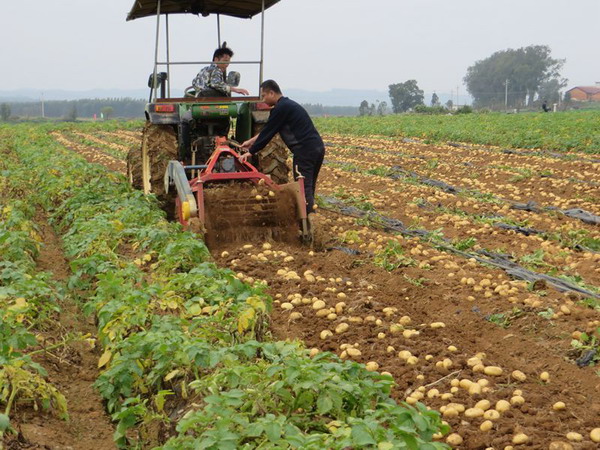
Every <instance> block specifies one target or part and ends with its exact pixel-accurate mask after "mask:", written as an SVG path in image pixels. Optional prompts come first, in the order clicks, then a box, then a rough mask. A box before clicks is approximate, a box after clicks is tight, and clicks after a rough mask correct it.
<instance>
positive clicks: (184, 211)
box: [181, 202, 190, 220]
mask: <svg viewBox="0 0 600 450" xmlns="http://www.w3.org/2000/svg"><path fill="white" fill-rule="evenodd" d="M181 215H182V216H183V220H190V202H183V203H182V204H181Z"/></svg>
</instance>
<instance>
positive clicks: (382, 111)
mask: <svg viewBox="0 0 600 450" xmlns="http://www.w3.org/2000/svg"><path fill="white" fill-rule="evenodd" d="M387 107H388V104H387V102H381V103H380V104H379V105H377V114H379V115H380V116H385V115H386V114H387Z"/></svg>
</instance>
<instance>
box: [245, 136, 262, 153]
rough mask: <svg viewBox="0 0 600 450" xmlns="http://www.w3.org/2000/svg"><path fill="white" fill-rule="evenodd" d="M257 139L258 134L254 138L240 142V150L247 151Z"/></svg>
mask: <svg viewBox="0 0 600 450" xmlns="http://www.w3.org/2000/svg"><path fill="white" fill-rule="evenodd" d="M257 138H258V134H257V135H256V136H254V137H251V138H250V139H248V140H247V141H244V142H242V148H243V149H245V150H249V149H250V147H252V146H253V145H254V143H255V142H256V139H257Z"/></svg>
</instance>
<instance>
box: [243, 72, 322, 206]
mask: <svg viewBox="0 0 600 450" xmlns="http://www.w3.org/2000/svg"><path fill="white" fill-rule="evenodd" d="M260 95H261V98H262V100H263V101H264V102H265V103H266V104H267V105H269V106H273V107H274V108H273V109H272V110H271V114H270V116H269V120H268V121H267V123H266V125H265V127H264V128H263V129H262V130H261V132H260V133H259V134H257V135H256V136H254V137H253V138H251V139H248V140H247V141H246V142H244V143H243V144H242V148H245V149H247V150H248V153H246V154H244V155H242V156H240V160H241V161H246V160H247V159H248V158H249V157H250V156H251V155H255V154H257V153H258V152H259V151H261V150H262V149H263V148H265V146H266V145H267V144H268V143H269V141H270V140H271V139H273V137H274V136H275V135H276V134H277V133H279V134H280V135H281V138H282V139H283V142H285V145H287V147H288V148H289V149H290V151H291V152H292V154H293V155H294V158H293V161H294V162H293V168H292V170H293V173H294V179H297V177H298V175H299V174H298V173H297V171H296V168H297V170H298V171H299V172H300V175H302V176H303V177H304V195H305V196H306V211H307V213H308V214H310V213H312V212H313V208H314V204H315V187H316V184H317V177H318V175H319V171H320V170H321V165H322V164H323V158H324V157H325V144H324V143H323V139H321V136H320V135H319V132H318V131H317V129H316V128H315V126H314V124H313V122H312V120H311V119H310V117H309V115H308V113H307V112H306V110H305V109H304V108H303V107H302V106H300V105H299V104H298V103H296V102H295V101H293V100H290V99H289V98H287V97H284V96H283V94H282V93H281V89H280V88H279V85H278V84H277V83H276V82H275V81H273V80H267V81H265V82H263V83H262V84H261V85H260Z"/></svg>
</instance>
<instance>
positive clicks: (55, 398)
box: [0, 136, 67, 448]
mask: <svg viewBox="0 0 600 450" xmlns="http://www.w3.org/2000/svg"><path fill="white" fill-rule="evenodd" d="M1 138H2V137H1V136H0V145H2V158H1V160H0V405H1V409H0V448H1V447H2V444H1V441H2V439H3V437H4V436H5V434H7V433H11V432H14V431H15V430H14V428H13V425H11V415H12V413H13V412H14V411H15V410H16V409H18V408H21V407H23V408H34V409H36V410H37V409H44V410H52V411H53V412H55V413H57V414H58V415H60V416H62V417H64V418H66V417H67V405H66V400H65V398H64V396H63V395H62V394H61V393H60V392H59V391H58V390H57V389H56V387H54V386H53V385H52V384H50V383H48V382H47V381H46V380H45V378H44V377H45V376H46V375H47V372H46V370H45V369H44V368H43V367H42V365H40V364H39V363H38V362H36V361H35V360H34V358H33V357H34V356H35V355H36V354H37V353H41V352H44V351H46V350H48V349H49V348H48V346H46V345H45V344H46V343H45V341H44V337H43V335H42V334H41V332H43V331H44V330H45V329H46V328H48V326H49V323H50V321H51V320H55V319H56V317H57V316H58V312H59V311H60V309H59V306H58V302H59V301H60V300H61V294H60V288H59V286H57V284H56V283H55V282H54V281H53V280H52V278H51V275H50V274H48V273H47V272H42V271H39V270H38V268H37V266H36V258H37V256H38V255H39V251H40V248H41V245H42V238H41V236H40V234H39V230H38V228H37V226H36V224H35V223H34V217H35V208H34V207H33V206H32V205H31V204H30V203H28V202H27V201H26V196H27V195H28V193H27V192H24V191H23V190H22V189H19V188H16V184H17V183H15V181H16V180H15V175H16V174H15V172H14V171H13V170H12V168H11V166H12V165H13V164H14V163H15V161H14V158H12V159H11V156H14V155H10V154H9V153H8V152H7V149H6V148H5V147H4V144H5V141H4V140H3V139H1ZM40 347H41V348H40Z"/></svg>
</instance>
